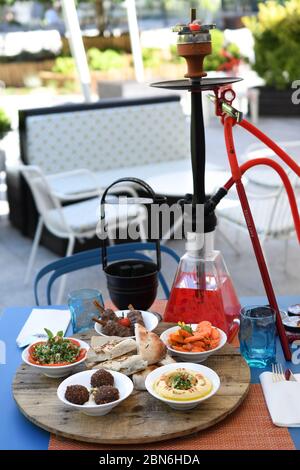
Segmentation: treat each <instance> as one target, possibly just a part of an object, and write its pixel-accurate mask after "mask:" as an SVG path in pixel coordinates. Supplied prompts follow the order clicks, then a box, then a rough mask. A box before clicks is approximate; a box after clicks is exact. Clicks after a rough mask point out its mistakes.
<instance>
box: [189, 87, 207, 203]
mask: <svg viewBox="0 0 300 470" xmlns="http://www.w3.org/2000/svg"><path fill="white" fill-rule="evenodd" d="M191 108H192V109H191V154H192V169H193V187H194V194H193V204H204V203H205V133H204V122H203V110H202V93H201V92H200V91H196V92H195V91H192V92H191Z"/></svg>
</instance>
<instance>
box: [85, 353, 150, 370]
mask: <svg viewBox="0 0 300 470" xmlns="http://www.w3.org/2000/svg"><path fill="white" fill-rule="evenodd" d="M146 367H147V362H146V361H144V360H143V358H142V357H141V356H140V355H137V354H135V355H133V356H121V357H118V358H117V359H114V360H112V361H105V362H101V364H97V365H96V366H94V367H93V369H108V370H114V371H116V372H121V373H122V374H125V375H132V374H135V373H136V372H139V371H140V370H144V369H146Z"/></svg>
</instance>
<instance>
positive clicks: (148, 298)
mask: <svg viewBox="0 0 300 470" xmlns="http://www.w3.org/2000/svg"><path fill="white" fill-rule="evenodd" d="M125 182H130V183H134V184H136V185H139V186H141V187H142V188H143V189H144V191H146V193H147V194H148V195H149V196H150V198H147V199H145V198H130V199H131V200H132V202H133V203H134V204H138V203H140V204H141V203H142V204H143V205H149V204H153V203H157V204H160V203H162V202H165V200H166V198H164V197H161V196H157V195H156V194H155V192H154V191H153V189H152V188H151V187H150V186H149V185H148V184H147V183H146V182H145V181H143V180H140V179H138V178H130V177H129V178H120V179H118V180H116V181H115V182H114V183H112V184H111V185H109V186H108V187H107V188H106V189H105V191H104V193H103V195H102V198H101V222H102V224H105V203H106V196H107V193H108V191H109V190H110V189H111V188H112V187H113V186H115V185H117V184H119V183H125ZM130 199H129V200H130ZM117 200H118V199H117V198H115V202H114V203H117V202H116V201H117ZM154 242H155V244H156V263H155V262H153V261H148V260H141V259H124V260H122V261H116V262H113V263H110V264H109V265H108V264H107V241H106V238H105V239H104V240H103V247H102V265H103V270H104V272H105V275H106V280H107V288H108V291H109V295H110V298H111V300H112V302H113V303H114V305H115V306H116V307H117V308H118V309H120V310H125V309H127V308H128V305H129V304H132V305H133V306H134V308H136V309H139V310H147V309H148V308H149V307H150V306H151V305H152V304H153V302H154V300H155V298H156V295H157V287H158V273H159V271H160V268H161V252H160V242H159V239H156V240H155V241H154Z"/></svg>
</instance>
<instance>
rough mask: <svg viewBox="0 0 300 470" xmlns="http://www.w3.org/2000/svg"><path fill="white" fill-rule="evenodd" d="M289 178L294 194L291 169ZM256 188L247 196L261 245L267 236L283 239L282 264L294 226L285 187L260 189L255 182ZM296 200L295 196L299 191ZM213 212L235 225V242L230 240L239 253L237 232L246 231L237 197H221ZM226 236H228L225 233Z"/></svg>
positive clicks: (297, 179)
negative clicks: (283, 254) (255, 190)
mask: <svg viewBox="0 0 300 470" xmlns="http://www.w3.org/2000/svg"><path fill="white" fill-rule="evenodd" d="M247 176H248V174H247ZM289 178H290V181H291V184H292V187H293V189H294V191H295V193H296V198H297V183H298V184H299V178H298V176H297V175H296V174H295V173H293V172H289ZM252 188H254V185H252ZM256 188H257V192H255V193H254V192H250V191H249V190H248V191H247V196H248V199H249V203H250V207H251V211H252V214H253V218H254V222H255V225H256V228H257V232H258V235H259V238H260V242H261V245H262V246H263V245H264V244H265V243H266V242H267V241H268V240H270V239H273V240H274V239H276V240H279V239H280V240H285V265H286V262H287V254H288V253H287V250H288V241H289V240H290V239H291V238H293V237H294V236H295V227H294V221H293V217H292V213H291V209H290V205H289V201H288V197H287V194H286V191H285V188H284V186H283V185H281V187H279V188H277V189H275V190H274V189H273V190H272V189H270V188H269V189H267V187H265V188H264V189H265V190H264V192H262V187H261V186H260V185H257V186H256ZM297 200H299V191H298V198H297ZM216 212H217V216H218V219H219V220H220V221H221V222H222V221H223V222H226V223H228V224H229V226H231V227H233V228H235V229H237V230H236V237H237V238H236V240H235V243H233V241H232V240H231V243H230V244H231V246H232V247H234V250H235V251H236V252H238V253H240V249H239V246H238V243H237V242H238V236H239V233H240V231H247V226H246V223H245V219H244V215H243V212H242V209H241V206H240V203H239V201H238V200H233V199H227V200H226V198H225V199H223V201H222V202H221V203H220V204H219V205H218V206H217V208H216ZM219 229H220V231H221V233H222V234H223V235H224V231H223V229H222V227H219ZM226 238H227V239H230V238H229V237H226Z"/></svg>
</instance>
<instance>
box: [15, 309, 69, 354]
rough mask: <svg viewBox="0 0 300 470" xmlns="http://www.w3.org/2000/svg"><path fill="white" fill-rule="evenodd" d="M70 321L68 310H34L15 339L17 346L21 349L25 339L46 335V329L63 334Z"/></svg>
mask: <svg viewBox="0 0 300 470" xmlns="http://www.w3.org/2000/svg"><path fill="white" fill-rule="evenodd" d="M70 320H71V314H70V311H69V310H57V309H50V308H49V309H38V308H34V309H32V311H31V313H30V315H29V317H28V318H27V320H26V323H25V324H24V326H23V328H22V330H21V331H20V333H19V336H18V337H17V340H16V341H17V345H18V346H19V347H21V345H22V344H23V343H24V341H25V342H26V340H27V338H30V336H31V335H35V334H46V332H45V330H44V328H48V330H50V331H52V332H53V333H54V334H55V333H57V332H58V331H61V330H62V331H63V332H64V333H65V332H66V331H67V328H68V326H69V323H70ZM37 341H38V338H37Z"/></svg>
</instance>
